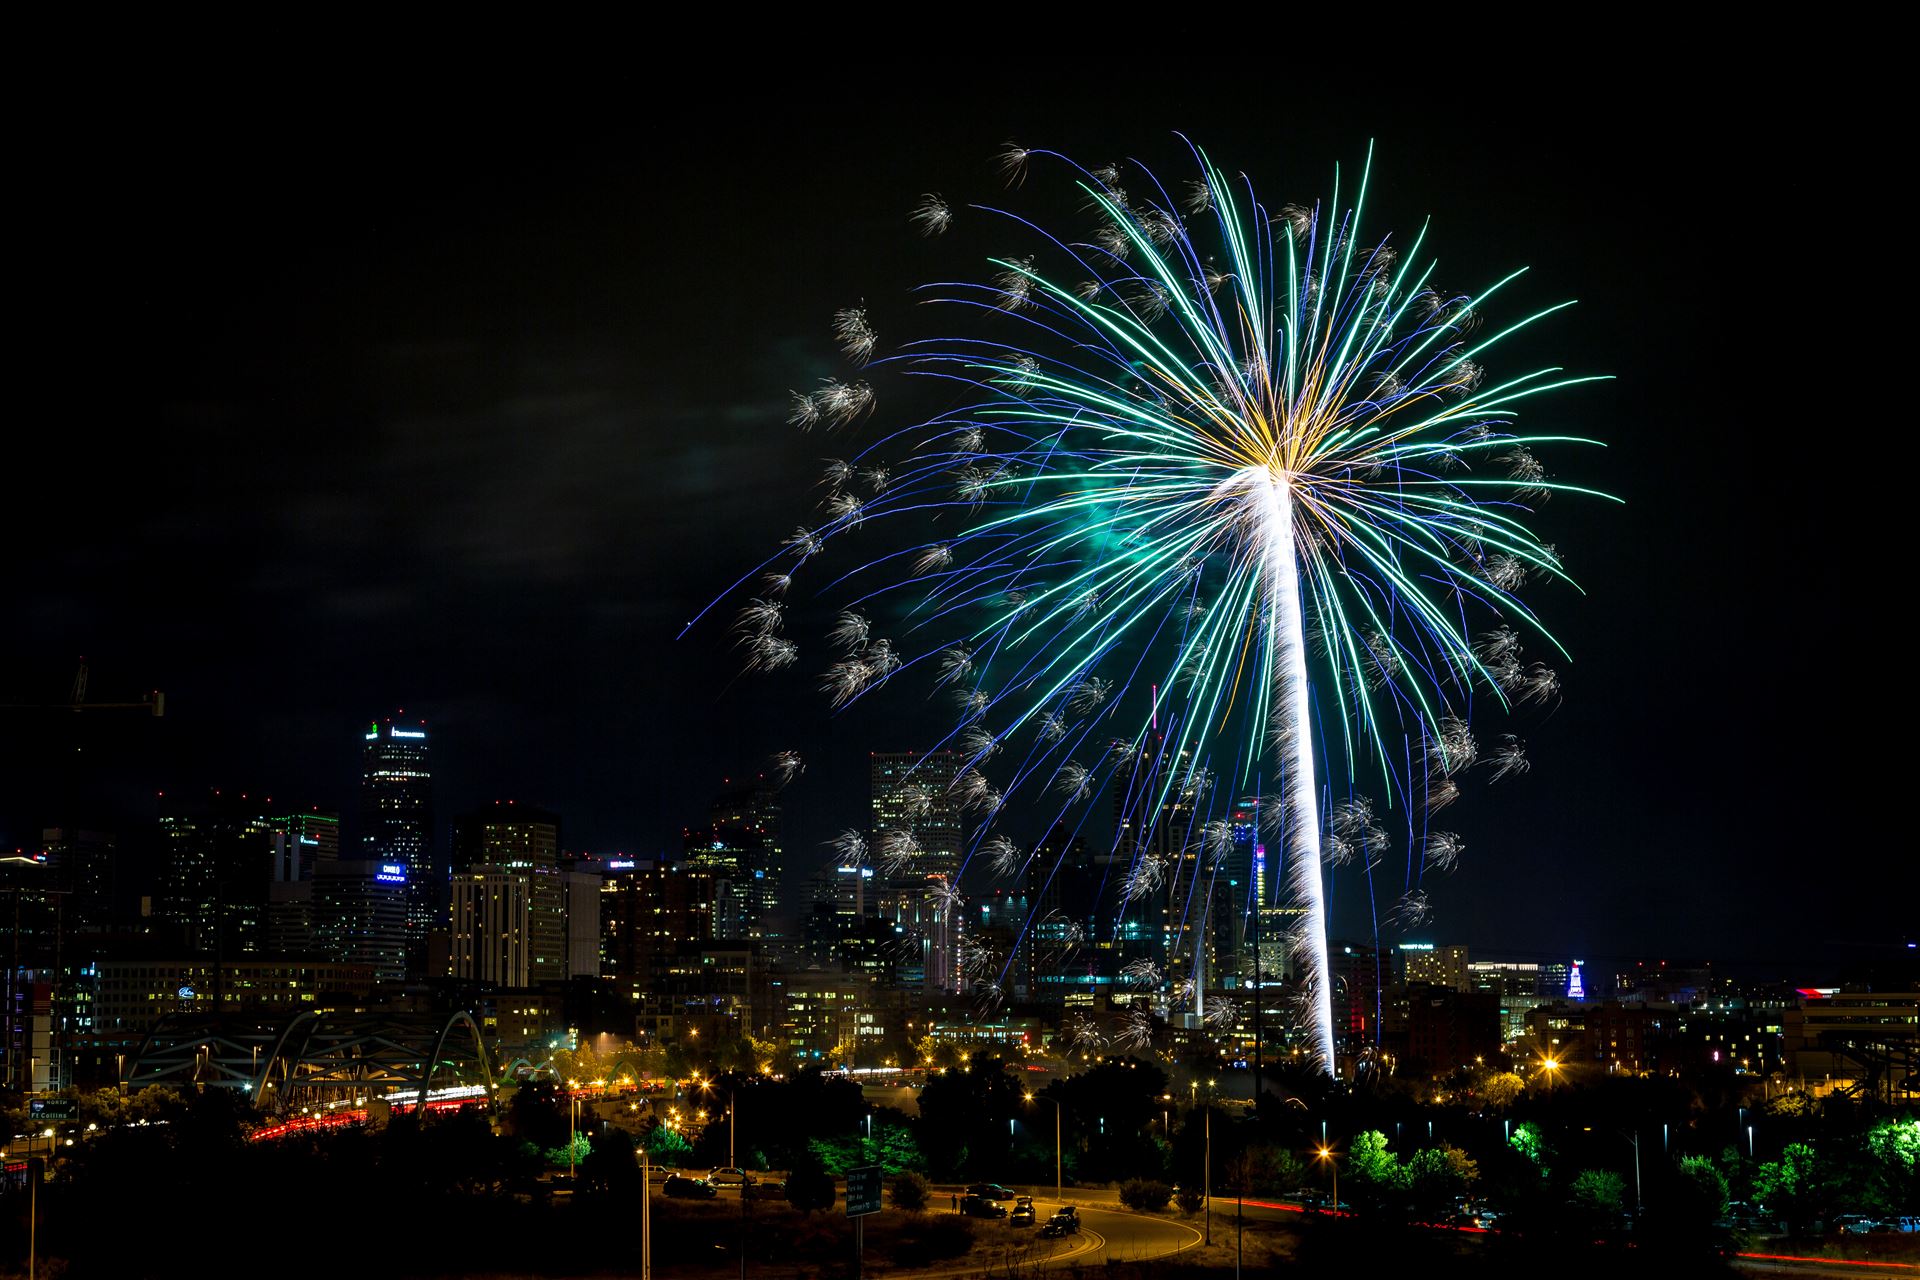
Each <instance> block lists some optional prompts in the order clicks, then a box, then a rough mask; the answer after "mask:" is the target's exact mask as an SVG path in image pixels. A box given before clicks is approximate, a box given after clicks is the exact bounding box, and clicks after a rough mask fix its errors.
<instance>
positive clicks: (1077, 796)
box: [1053, 760, 1093, 801]
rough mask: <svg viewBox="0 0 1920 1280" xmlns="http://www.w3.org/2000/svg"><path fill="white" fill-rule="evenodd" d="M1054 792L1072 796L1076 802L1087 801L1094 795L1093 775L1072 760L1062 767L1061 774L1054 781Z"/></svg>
mask: <svg viewBox="0 0 1920 1280" xmlns="http://www.w3.org/2000/svg"><path fill="white" fill-rule="evenodd" d="M1053 786H1054V790H1056V791H1058V792H1060V793H1061V794H1062V795H1065V796H1070V797H1072V799H1073V800H1075V801H1080V800H1085V799H1086V798H1087V797H1088V796H1090V795H1092V794H1093V774H1092V772H1091V771H1090V770H1088V768H1087V766H1085V765H1083V764H1077V763H1075V762H1074V761H1072V760H1069V761H1067V762H1066V763H1065V764H1063V765H1061V766H1060V773H1059V776H1058V777H1057V778H1055V779H1054V784H1053Z"/></svg>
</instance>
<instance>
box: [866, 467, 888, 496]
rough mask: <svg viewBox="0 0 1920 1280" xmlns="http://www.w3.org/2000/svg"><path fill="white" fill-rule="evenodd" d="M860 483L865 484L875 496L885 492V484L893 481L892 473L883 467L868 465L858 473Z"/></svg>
mask: <svg viewBox="0 0 1920 1280" xmlns="http://www.w3.org/2000/svg"><path fill="white" fill-rule="evenodd" d="M860 483H861V484H864V485H865V486H867V489H868V491H869V492H871V493H872V494H873V495H874V496H875V497H878V496H879V495H881V494H883V493H885V492H886V491H887V486H888V485H889V484H891V483H893V473H892V472H891V471H889V470H887V468H885V467H868V468H866V469H865V470H864V471H862V472H861V473H860Z"/></svg>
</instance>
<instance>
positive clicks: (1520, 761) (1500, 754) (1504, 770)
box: [1486, 733, 1530, 782]
mask: <svg viewBox="0 0 1920 1280" xmlns="http://www.w3.org/2000/svg"><path fill="white" fill-rule="evenodd" d="M1486 763H1487V766H1488V768H1489V769H1490V770H1491V771H1492V776H1490V777H1489V778H1488V779H1487V781H1488V782H1498V781H1500V780H1501V779H1502V778H1511V777H1514V776H1515V775H1517V774H1522V773H1525V772H1526V771H1527V769H1528V768H1529V767H1530V766H1529V765H1528V764H1527V746H1526V744H1525V743H1524V742H1522V741H1520V739H1518V738H1516V737H1514V736H1513V735H1512V734H1510V733H1504V734H1501V735H1500V745H1499V746H1497V747H1495V748H1494V749H1493V751H1492V753H1491V754H1489V755H1488V756H1487V760H1486Z"/></svg>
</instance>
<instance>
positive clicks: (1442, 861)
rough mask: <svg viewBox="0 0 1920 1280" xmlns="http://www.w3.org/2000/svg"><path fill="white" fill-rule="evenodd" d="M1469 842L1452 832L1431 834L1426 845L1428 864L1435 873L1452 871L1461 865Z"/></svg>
mask: <svg viewBox="0 0 1920 1280" xmlns="http://www.w3.org/2000/svg"><path fill="white" fill-rule="evenodd" d="M1466 848H1467V842H1466V841H1464V840H1462V839H1461V838H1460V837H1459V836H1457V835H1455V834H1454V833H1453V832H1451V831H1434V832H1429V833H1428V835H1427V839H1426V844H1425V857H1426V863H1427V865H1428V866H1429V867H1432V868H1433V869H1434V870H1435V871H1452V870H1453V869H1454V868H1455V867H1457V866H1459V865H1460V855H1461V854H1462V853H1464V852H1465V851H1466Z"/></svg>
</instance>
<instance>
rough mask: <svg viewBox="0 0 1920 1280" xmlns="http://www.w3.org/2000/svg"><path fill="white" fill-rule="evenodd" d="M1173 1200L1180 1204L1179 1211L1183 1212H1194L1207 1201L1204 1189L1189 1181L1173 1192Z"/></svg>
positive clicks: (1198, 1210)
mask: <svg viewBox="0 0 1920 1280" xmlns="http://www.w3.org/2000/svg"><path fill="white" fill-rule="evenodd" d="M1173 1202H1174V1203H1175V1204H1177V1205H1179V1206H1180V1212H1182V1213H1185V1214H1195V1213H1198V1212H1200V1206H1202V1205H1204V1204H1205V1203H1206V1202H1207V1197H1206V1193H1205V1191H1204V1190H1203V1189H1202V1188H1200V1187H1196V1186H1194V1185H1192V1184H1191V1183H1189V1184H1188V1185H1186V1186H1184V1187H1182V1188H1180V1190H1178V1191H1176V1192H1174V1195H1173Z"/></svg>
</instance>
